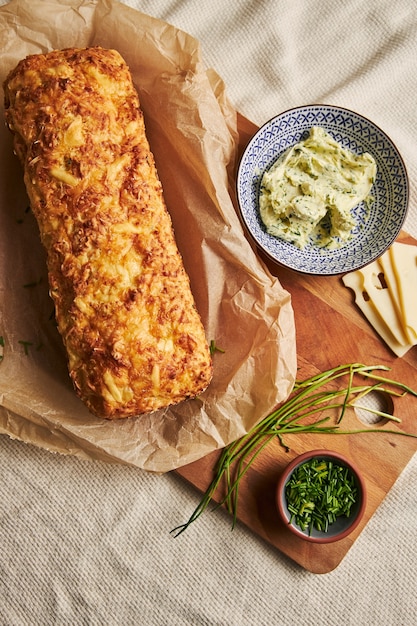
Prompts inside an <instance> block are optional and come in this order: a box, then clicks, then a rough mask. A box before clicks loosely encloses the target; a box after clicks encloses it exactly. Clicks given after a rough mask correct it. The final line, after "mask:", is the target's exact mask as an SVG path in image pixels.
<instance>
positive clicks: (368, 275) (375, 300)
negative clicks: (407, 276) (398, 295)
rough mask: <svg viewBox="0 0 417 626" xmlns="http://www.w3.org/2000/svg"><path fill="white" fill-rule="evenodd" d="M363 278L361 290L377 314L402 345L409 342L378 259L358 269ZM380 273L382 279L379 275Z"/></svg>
mask: <svg viewBox="0 0 417 626" xmlns="http://www.w3.org/2000/svg"><path fill="white" fill-rule="evenodd" d="M358 272H359V274H360V275H361V276H362V279H363V287H362V288H363V290H364V291H365V292H366V294H367V297H368V298H369V299H370V301H371V303H372V305H373V306H374V308H375V310H376V311H377V312H378V314H379V316H380V317H381V318H382V319H383V320H384V322H385V324H386V326H387V327H388V328H389V330H390V331H391V333H392V335H393V336H394V337H395V339H396V340H397V341H398V343H399V344H400V345H402V346H406V345H407V344H408V343H409V338H408V336H407V335H406V333H405V332H404V328H403V324H402V321H401V316H400V315H399V312H398V311H397V307H396V306H395V303H394V300H393V298H392V293H391V290H390V289H389V288H388V286H384V282H386V281H385V275H384V272H383V270H382V265H381V264H380V262H379V261H378V260H376V261H374V262H373V263H370V264H369V265H367V266H366V267H364V268H362V269H360V270H358ZM381 275H382V280H381V278H380V276H381Z"/></svg>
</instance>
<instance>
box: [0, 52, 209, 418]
mask: <svg viewBox="0 0 417 626" xmlns="http://www.w3.org/2000/svg"><path fill="white" fill-rule="evenodd" d="M4 91H5V116H6V122H7V124H8V127H9V128H10V130H11V131H12V133H13V135H14V148H15V152H16V154H17V155H18V157H19V159H20V161H21V163H22V165H23V168H24V180H25V185H26V189H27V193H28V196H29V200H30V205H31V208H32V211H33V213H34V215H35V217H36V219H37V222H38V225H39V231H40V236H41V240H42V243H43V245H44V246H45V248H46V251H47V264H48V273H49V283H50V293H51V296H52V299H53V301H54V304H55V315H56V320H57V325H58V330H59V332H60V334H61V336H62V339H63V342H64V345H65V348H66V351H67V355H68V366H69V373H70V377H71V379H72V381H73V384H74V387H75V390H76V392H77V393H78V395H79V397H80V398H81V399H82V400H83V402H84V403H85V404H86V406H87V407H88V409H89V410H90V411H91V412H92V413H93V414H94V415H96V416H99V417H102V418H126V417H132V416H137V415H140V414H143V413H147V412H151V411H155V410H157V409H161V408H164V407H167V406H169V405H172V404H176V403H178V402H181V401H183V400H185V399H187V398H190V397H195V396H197V395H198V394H200V393H201V392H203V391H204V390H205V389H206V387H207V386H208V385H209V383H210V380H211V376H212V362H211V356H210V350H209V347H208V343H207V340H206V337H205V331H204V328H203V325H202V321H201V319H200V316H199V314H198V312H197V310H196V306H195V302H194V299H193V295H192V292H191V288H190V281H189V278H188V276H187V274H186V272H185V269H184V266H183V262H182V258H181V256H180V253H179V251H178V248H177V245H176V242H175V238H174V233H173V228H172V223H171V218H170V215H169V213H168V211H167V208H166V205H165V203H164V199H163V192H162V187H161V183H160V180H159V178H158V175H157V171H156V167H155V162H154V158H153V155H152V153H151V151H150V147H149V144H148V141H147V138H146V135H145V125H144V119H143V113H142V111H141V109H140V105H139V99H138V94H137V92H136V90H135V88H134V85H133V82H132V78H131V75H130V72H129V69H128V67H127V65H126V63H125V62H124V60H123V59H122V57H121V56H120V54H119V53H118V52H116V51H114V50H106V49H103V48H99V47H94V48H86V49H65V50H56V51H52V52H50V53H47V54H39V55H32V56H29V57H27V58H26V59H24V60H22V61H20V62H19V63H18V65H17V67H16V68H15V69H13V70H12V71H11V72H10V74H9V75H8V77H7V79H6V81H5V83H4Z"/></svg>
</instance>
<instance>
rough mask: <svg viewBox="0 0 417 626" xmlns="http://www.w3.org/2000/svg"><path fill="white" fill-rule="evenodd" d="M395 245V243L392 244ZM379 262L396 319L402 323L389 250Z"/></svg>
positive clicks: (395, 279)
mask: <svg viewBox="0 0 417 626" xmlns="http://www.w3.org/2000/svg"><path fill="white" fill-rule="evenodd" d="M393 245H396V244H393ZM379 262H380V264H381V267H382V271H383V272H384V278H385V282H386V284H387V285H388V289H389V291H390V295H391V300H392V302H393V304H394V307H395V309H396V311H397V315H398V319H400V320H401V324H402V310H401V304H400V294H399V291H398V286H397V278H396V276H395V272H394V268H393V266H392V264H391V255H390V253H389V250H387V251H386V252H384V254H383V255H382V256H381V257H380V258H379Z"/></svg>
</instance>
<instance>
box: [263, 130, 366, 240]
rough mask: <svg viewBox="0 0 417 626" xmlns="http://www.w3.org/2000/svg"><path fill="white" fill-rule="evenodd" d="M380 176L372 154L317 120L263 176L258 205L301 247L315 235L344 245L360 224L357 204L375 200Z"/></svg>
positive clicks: (272, 227) (271, 225)
mask: <svg viewBox="0 0 417 626" xmlns="http://www.w3.org/2000/svg"><path fill="white" fill-rule="evenodd" d="M375 176H376V163H375V160H374V158H373V157H372V156H371V155H370V154H368V153H364V154H361V155H357V154H354V153H353V152H351V151H350V150H347V149H345V148H343V147H342V146H341V145H340V144H339V143H337V141H335V140H334V139H333V138H332V137H331V136H330V135H329V134H328V133H326V131H325V130H323V129H322V128H319V127H317V126H314V127H313V128H312V129H311V130H310V134H309V136H308V138H307V139H306V140H304V141H301V142H299V143H297V144H296V145H295V146H293V147H292V148H290V149H289V150H287V151H286V152H285V153H284V154H283V155H282V156H281V157H280V158H279V159H278V161H276V163H274V165H273V166H272V167H271V169H270V170H268V171H267V172H265V173H264V175H263V177H262V182H261V193H260V198H259V208H260V214H261V218H262V221H263V223H264V224H265V227H266V230H267V232H268V233H270V234H271V235H274V236H276V237H280V238H281V239H285V240H286V241H289V242H291V243H294V244H295V245H296V246H298V247H299V248H304V246H305V245H306V244H307V243H308V242H309V241H311V240H312V241H313V242H314V243H316V244H318V245H321V246H327V247H337V246H338V245H341V244H342V243H343V242H344V241H346V240H348V239H349V237H350V234H351V231H352V229H353V228H354V227H355V219H354V216H353V215H352V209H353V208H354V207H355V206H356V205H357V204H359V203H360V202H362V201H363V200H365V201H366V202H367V203H369V202H371V201H372V198H371V197H370V195H369V194H370V190H371V187H372V184H373V182H374V180H375Z"/></svg>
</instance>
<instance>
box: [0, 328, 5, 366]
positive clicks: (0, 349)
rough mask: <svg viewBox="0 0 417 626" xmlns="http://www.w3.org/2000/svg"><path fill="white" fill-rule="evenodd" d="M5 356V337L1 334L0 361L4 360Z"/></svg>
mask: <svg viewBox="0 0 417 626" xmlns="http://www.w3.org/2000/svg"><path fill="white" fill-rule="evenodd" d="M3 358H4V337H3V335H0V363H1V362H2V361H3Z"/></svg>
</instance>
